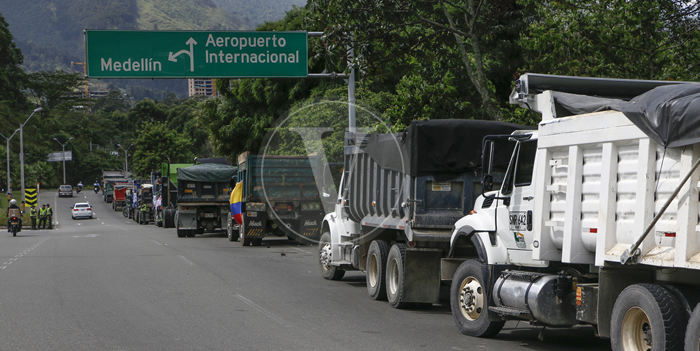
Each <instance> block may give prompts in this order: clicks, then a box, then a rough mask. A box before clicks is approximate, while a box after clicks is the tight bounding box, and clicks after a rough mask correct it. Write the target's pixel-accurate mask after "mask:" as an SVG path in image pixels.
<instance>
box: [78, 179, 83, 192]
mask: <svg viewBox="0 0 700 351" xmlns="http://www.w3.org/2000/svg"><path fill="white" fill-rule="evenodd" d="M82 189H83V182H82V181H79V182H78V191H80V190H82Z"/></svg>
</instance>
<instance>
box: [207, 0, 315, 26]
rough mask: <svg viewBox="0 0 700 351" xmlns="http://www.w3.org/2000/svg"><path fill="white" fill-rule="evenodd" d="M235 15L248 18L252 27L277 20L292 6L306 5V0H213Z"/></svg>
mask: <svg viewBox="0 0 700 351" xmlns="http://www.w3.org/2000/svg"><path fill="white" fill-rule="evenodd" d="M212 1H213V2H215V3H216V4H217V5H219V6H220V7H221V8H222V9H224V10H226V11H228V12H229V13H231V14H232V15H234V16H237V17H241V18H243V19H245V20H247V21H248V22H249V23H250V25H251V26H252V27H255V26H258V25H260V24H262V23H264V22H273V21H277V20H278V19H280V18H281V17H283V16H284V13H285V12H286V11H290V10H291V9H292V6H295V5H296V6H304V5H305V4H306V0H212Z"/></svg>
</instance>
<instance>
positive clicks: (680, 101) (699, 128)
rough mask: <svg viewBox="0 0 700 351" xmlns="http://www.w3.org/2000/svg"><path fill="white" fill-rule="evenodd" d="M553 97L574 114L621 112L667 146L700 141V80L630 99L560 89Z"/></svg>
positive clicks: (653, 90) (658, 141)
mask: <svg viewBox="0 0 700 351" xmlns="http://www.w3.org/2000/svg"><path fill="white" fill-rule="evenodd" d="M552 96H553V98H554V101H555V102H556V103H557V104H558V105H559V106H561V107H563V108H565V109H566V110H568V111H569V112H571V113H573V114H582V113H590V112H597V111H604V110H615V111H620V112H622V113H624V115H625V116H626V117H627V118H629V119H630V121H631V122H632V123H634V124H635V125H636V126H637V127H639V129H641V130H642V131H643V132H644V133H645V134H646V135H648V136H649V138H651V139H652V140H654V141H656V142H657V143H659V144H661V145H663V146H666V147H679V146H685V145H690V144H694V143H698V142H700V83H687V84H675V85H665V86H660V87H657V88H654V89H652V90H649V91H648V92H646V93H644V94H642V95H639V96H636V97H634V98H633V99H632V100H630V101H623V100H615V99H605V98H597V97H591V96H583V95H576V94H568V93H560V92H553V94H552Z"/></svg>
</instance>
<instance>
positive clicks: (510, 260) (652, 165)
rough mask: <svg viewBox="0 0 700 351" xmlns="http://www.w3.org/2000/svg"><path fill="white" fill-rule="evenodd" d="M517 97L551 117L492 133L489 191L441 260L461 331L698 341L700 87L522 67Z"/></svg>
mask: <svg viewBox="0 0 700 351" xmlns="http://www.w3.org/2000/svg"><path fill="white" fill-rule="evenodd" d="M572 93H574V94H572ZM583 94H585V95H583ZM630 99H631V100H630ZM510 101H511V103H513V104H518V105H520V106H521V107H523V108H526V109H530V110H532V111H536V112H538V113H540V114H541V115H542V121H541V123H540V124H539V127H538V130H537V131H520V132H514V133H512V135H510V136H493V137H486V138H485V142H484V153H483V158H484V161H483V164H484V176H483V177H484V178H483V184H484V190H485V193H484V194H483V195H482V196H480V197H478V199H477V201H476V202H475V205H474V210H475V211H474V212H472V213H471V214H469V215H467V216H465V217H463V218H462V219H460V220H459V221H457V222H456V224H455V229H454V231H453V233H452V238H451V250H450V254H449V257H447V258H445V259H443V260H442V274H443V277H442V278H443V280H452V285H451V291H450V303H451V307H452V314H453V317H454V320H455V323H456V324H457V326H458V328H459V330H460V331H461V332H462V333H463V334H466V335H470V336H481V337H489V336H494V335H496V334H497V333H498V332H499V331H500V329H501V328H502V327H503V325H504V323H505V321H506V320H526V321H530V322H532V323H533V324H536V325H542V326H552V327H570V326H573V325H577V324H584V325H586V324H587V325H592V326H593V327H594V328H595V331H596V334H597V335H599V336H600V337H603V338H610V340H611V343H612V347H613V349H614V350H628V351H629V350H683V349H684V347H685V350H698V349H700V348H699V346H698V343H699V340H700V308H696V305H697V304H698V302H699V298H698V297H699V296H700V226H699V224H700V223H699V218H700V201H699V195H698V188H699V187H700V183H699V181H700V170H698V169H697V168H698V164H700V137H699V136H700V124H698V120H699V118H700V104H699V102H700V84H698V83H685V84H682V82H668V81H636V80H617V79H598V78H575V77H563V76H547V75H535V74H526V75H524V76H522V77H521V78H520V79H519V81H518V82H517V84H516V88H515V90H514V91H513V93H512V94H511V97H510ZM503 138H508V139H509V140H510V141H511V142H513V143H515V148H514V151H513V153H512V157H511V161H510V165H509V167H508V170H507V172H506V175H505V179H504V180H503V182H502V186H501V187H500V189H499V190H497V191H489V190H490V189H489V188H490V186H489V184H490V183H491V181H490V177H491V176H490V173H491V172H490V171H489V160H490V159H491V158H492V157H493V155H497V154H498V153H499V149H498V147H497V146H495V145H496V144H494V143H493V142H494V141H496V140H499V139H500V140H502V139H503ZM684 344H685V346H684Z"/></svg>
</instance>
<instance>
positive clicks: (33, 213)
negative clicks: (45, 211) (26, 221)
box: [29, 205, 36, 230]
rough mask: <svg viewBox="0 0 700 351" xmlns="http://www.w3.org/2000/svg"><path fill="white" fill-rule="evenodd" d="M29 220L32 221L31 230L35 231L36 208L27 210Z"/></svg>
mask: <svg viewBox="0 0 700 351" xmlns="http://www.w3.org/2000/svg"><path fill="white" fill-rule="evenodd" d="M29 218H30V219H31V220H32V230H36V206H34V205H32V208H30V209H29Z"/></svg>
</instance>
